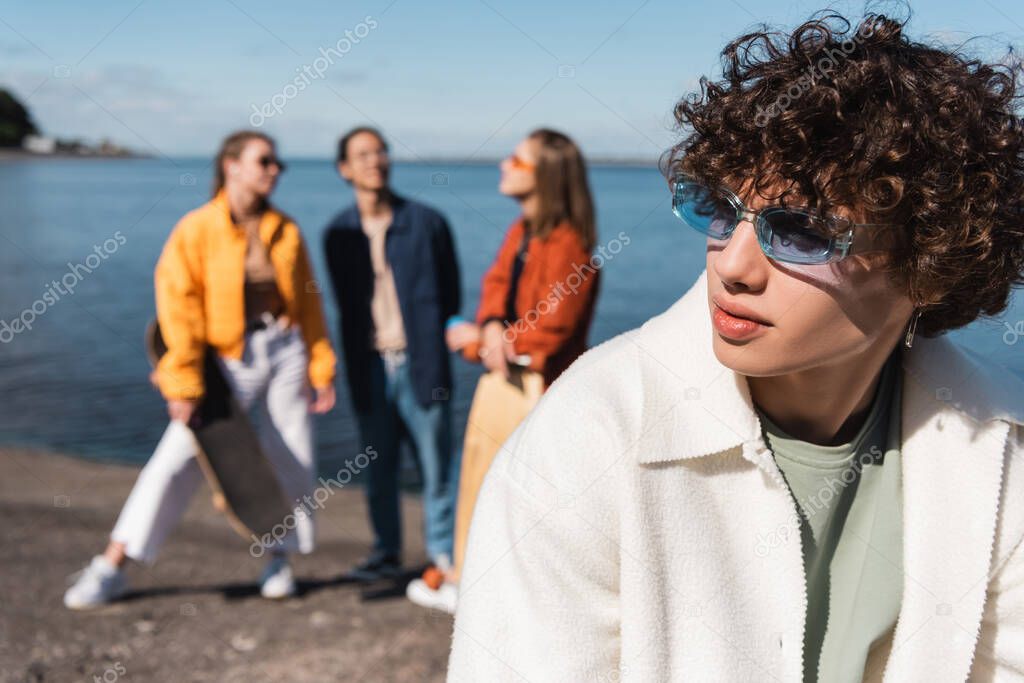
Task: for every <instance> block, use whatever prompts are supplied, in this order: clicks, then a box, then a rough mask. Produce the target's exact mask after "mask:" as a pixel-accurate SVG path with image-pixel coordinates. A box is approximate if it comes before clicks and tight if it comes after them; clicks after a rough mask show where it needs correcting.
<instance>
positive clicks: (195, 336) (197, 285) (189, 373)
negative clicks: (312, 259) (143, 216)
mask: <svg viewBox="0 0 1024 683" xmlns="http://www.w3.org/2000/svg"><path fill="white" fill-rule="evenodd" d="M259 233H260V239H261V240H262V241H263V243H264V244H265V245H267V250H268V253H269V254H270V261H271V263H273V265H274V271H275V273H276V275H277V287H278V289H279V290H280V292H281V296H282V298H283V299H284V302H285V306H286V309H287V315H288V317H289V319H290V320H292V321H293V322H294V323H297V324H298V325H299V328H300V329H301V331H302V337H303V339H304V340H305V342H306V349H307V351H308V354H309V379H310V383H311V384H312V385H313V386H314V387H318V388H320V387H326V386H328V385H330V384H331V383H332V382H333V381H334V366H335V356H334V350H333V349H332V348H331V342H330V340H329V339H328V337H327V330H326V326H325V324H324V316H323V310H322V308H321V304H320V287H319V285H318V283H317V281H316V280H315V279H314V277H313V270H312V267H311V266H310V264H309V256H308V254H307V253H306V247H305V244H304V243H303V241H302V235H301V234H300V233H299V228H298V226H297V225H295V223H294V222H293V221H292V220H291V219H290V218H288V217H287V216H285V215H284V214H282V213H280V212H279V211H277V210H276V209H274V208H272V207H270V208H268V209H267V211H266V212H265V213H264V214H263V218H262V219H261V221H260V228H259ZM245 252H246V236H245V232H244V231H243V230H242V229H241V228H239V227H237V226H236V225H235V224H234V223H233V222H232V221H231V214H230V211H229V209H228V201H227V197H226V195H225V194H224V191H223V190H222V191H221V192H220V193H219V194H218V195H217V196H216V197H214V198H213V199H212V200H211V201H209V202H207V203H206V204H204V205H203V206H201V207H199V208H198V209H195V210H194V211H191V212H189V213H188V214H186V215H185V217H184V218H182V219H181V220H180V221H179V222H178V225H177V226H175V228H174V231H173V232H172V233H171V236H170V238H169V239H168V240H167V244H166V245H165V246H164V250H163V253H162V254H161V255H160V260H159V262H158V263H157V265H156V276H155V277H156V311H157V319H158V320H159V321H160V329H161V332H162V333H163V336H164V341H165V342H166V343H167V353H166V354H165V355H164V356H163V358H162V359H161V360H160V363H159V365H158V366H157V383H158V384H159V386H160V393H162V394H163V395H164V398H166V399H168V400H174V399H178V400H181V399H196V398H199V397H201V396H202V395H203V354H204V351H205V348H206V345H207V344H209V345H210V346H212V347H214V348H215V349H216V350H217V352H218V353H219V354H220V355H221V356H224V357H227V358H235V359H238V358H241V357H242V351H243V349H244V346H245V300H244V286H245V266H244V264H245Z"/></svg>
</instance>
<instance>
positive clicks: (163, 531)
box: [110, 324, 316, 563]
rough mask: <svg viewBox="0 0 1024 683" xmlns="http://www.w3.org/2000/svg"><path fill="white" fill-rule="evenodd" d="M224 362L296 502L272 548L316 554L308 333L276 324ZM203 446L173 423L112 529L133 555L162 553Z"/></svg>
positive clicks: (149, 557)
mask: <svg viewBox="0 0 1024 683" xmlns="http://www.w3.org/2000/svg"><path fill="white" fill-rule="evenodd" d="M219 361H220V365H221V369H222V370H223V371H224V375H225V377H226V378H227V381H228V384H229V385H230V386H231V390H232V391H233V392H234V394H235V397H236V398H237V399H238V402H239V403H240V404H241V405H242V407H243V409H245V410H246V411H247V412H249V414H250V416H251V417H252V418H253V421H254V426H255V428H256V430H257V433H258V434H259V437H260V442H261V444H262V446H263V449H264V452H265V453H266V456H267V458H268V459H269V460H270V461H271V464H272V465H273V466H274V469H275V471H276V472H277V475H278V479H279V480H280V482H281V488H282V489H283V491H284V493H285V495H286V496H287V497H288V499H289V500H292V501H295V503H296V505H295V510H296V513H295V514H293V515H290V516H289V517H290V519H288V520H282V524H287V528H288V531H287V533H286V534H284V535H283V536H281V541H280V544H279V545H273V546H269V547H270V548H272V549H274V550H278V549H280V550H283V551H285V552H295V551H296V550H297V551H298V552H302V553H309V552H312V550H313V545H314V543H313V535H314V533H313V532H314V527H313V518H312V510H310V509H309V508H308V506H304V505H301V499H302V497H303V496H306V495H309V494H311V493H312V492H313V484H314V480H315V477H316V462H315V457H314V453H313V422H312V417H311V416H310V413H309V385H308V382H307V379H306V371H307V361H306V346H305V343H304V342H303V340H302V335H301V334H300V332H299V330H298V328H297V327H294V326H293V327H291V328H289V329H283V328H281V327H280V326H278V325H276V324H271V325H270V326H269V327H267V328H266V329H263V330H257V331H254V332H252V333H250V334H249V335H247V336H246V339H245V351H244V353H243V355H242V359H241V360H233V359H230V358H220V359H219ZM198 448H199V447H198V445H197V443H196V440H195V437H194V436H193V435H192V432H191V430H189V428H188V427H186V426H185V425H184V424H182V423H181V422H178V421H176V420H175V421H172V422H171V423H170V424H169V425H167V429H166V431H164V435H163V437H162V438H161V439H160V443H159V444H158V445H157V447H156V451H154V452H153V455H152V456H151V457H150V459H149V462H147V463H146V466H145V467H144V468H142V472H141V473H140V474H139V478H138V480H136V482H135V486H134V487H133V488H132V492H131V494H129V496H128V500H127V501H125V504H124V508H123V509H122V510H121V514H120V516H119V517H118V519H117V524H116V525H114V530H113V532H112V533H111V535H110V538H111V540H113V541H115V542H118V543H123V544H124V546H125V554H127V555H128V557H130V558H132V559H133V560H137V561H139V562H146V563H152V562H153V561H154V560H155V559H156V555H157V552H158V551H159V549H160V546H161V545H162V544H163V542H164V540H165V539H166V538H167V536H168V534H170V532H171V530H172V529H173V528H174V527H175V526H176V525H177V523H178V520H179V519H181V516H182V515H183V514H184V513H185V509H186V508H187V507H188V503H189V500H190V499H191V498H192V494H193V493H194V492H195V490H196V488H198V486H199V483H200V481H201V480H202V478H203V476H202V471H201V470H200V469H199V463H198V462H197V461H196V453H197V451H198Z"/></svg>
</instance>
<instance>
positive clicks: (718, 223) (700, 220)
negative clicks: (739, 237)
mask: <svg viewBox="0 0 1024 683" xmlns="http://www.w3.org/2000/svg"><path fill="white" fill-rule="evenodd" d="M672 212H673V213H674V214H675V215H676V216H678V217H679V219H680V220H681V221H683V222H684V223H686V224H687V225H689V226H690V227H691V228H693V229H694V230H696V231H698V232H702V233H704V234H705V235H708V236H709V237H714V238H716V239H725V238H726V237H728V236H729V233H730V232H732V229H733V228H734V227H736V209H735V207H733V206H732V204H730V203H729V201H728V200H727V199H726V198H725V197H723V196H722V195H720V194H719V193H717V192H715V191H714V190H712V189H710V188H707V187H704V186H703V185H699V184H697V183H689V182H678V183H676V186H675V191H674V192H673V194H672Z"/></svg>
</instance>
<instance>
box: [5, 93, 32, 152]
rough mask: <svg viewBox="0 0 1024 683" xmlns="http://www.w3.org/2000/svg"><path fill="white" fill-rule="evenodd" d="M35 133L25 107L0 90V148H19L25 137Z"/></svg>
mask: <svg viewBox="0 0 1024 683" xmlns="http://www.w3.org/2000/svg"><path fill="white" fill-rule="evenodd" d="M37 132H38V131H37V129H36V126H35V124H34V123H32V116H31V114H29V112H28V109H26V108H25V105H23V104H22V103H21V102H19V101H18V99H17V98H16V97H15V96H14V95H12V94H11V93H10V92H8V91H7V90H5V89H3V88H0V147H21V143H22V141H23V140H24V139H25V136H26V135H35V134H36V133H37Z"/></svg>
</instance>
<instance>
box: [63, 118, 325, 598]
mask: <svg viewBox="0 0 1024 683" xmlns="http://www.w3.org/2000/svg"><path fill="white" fill-rule="evenodd" d="M283 170H284V164H283V163H282V162H281V161H280V160H279V159H278V157H277V154H276V151H275V146H274V142H273V140H271V139H270V138H269V137H267V136H266V135H264V134H262V133H258V132H255V131H240V132H238V133H235V134H233V135H231V136H229V137H228V138H227V139H226V140H225V141H224V143H223V144H222V146H221V150H220V153H219V154H218V155H217V160H216V167H215V181H214V188H213V195H214V196H213V198H212V199H211V201H209V202H207V203H206V204H204V205H203V206H201V207H199V208H198V209H196V210H194V211H192V212H190V213H189V214H187V215H186V216H185V217H184V218H182V219H181V221H180V222H179V223H178V225H177V226H176V227H175V229H174V231H173V232H172V233H171V236H170V238H169V239H168V240H167V244H166V245H165V247H164V250H163V253H162V254H161V256H160V260H159V262H158V263H157V267H156V283H155V284H156V307H157V318H158V321H159V323H160V329H161V332H162V335H163V338H164V341H165V343H166V345H167V352H166V354H164V356H163V357H162V358H161V359H160V362H159V364H158V365H157V368H156V371H155V372H154V375H153V379H154V382H155V383H156V384H157V385H158V387H159V389H160V392H161V393H162V394H163V397H164V398H165V399H166V400H167V412H168V414H169V416H170V418H171V422H170V424H169V425H168V427H167V430H166V431H165V432H164V435H163V438H162V439H161V440H160V443H159V445H158V446H157V448H156V451H155V452H154V453H153V455H152V457H150V459H149V461H148V462H147V463H146V466H145V468H143V470H142V472H141V474H140V475H139V478H138V480H137V481H136V483H135V486H134V488H133V489H132V492H131V494H130V495H129V497H128V500H127V502H126V503H125V505H124V508H123V509H122V511H121V515H120V517H119V518H118V520H117V524H116V525H115V527H114V530H113V532H112V533H111V537H110V543H109V545H108V546H107V549H106V552H105V553H104V554H103V555H97V556H96V557H94V558H93V560H92V562H91V563H90V564H89V565H88V566H87V567H86V568H85V570H83V571H82V572H81V573H80V574H79V576H78V578H77V580H76V582H75V583H74V584H73V585H72V586H71V587H70V588H69V589H68V591H67V593H66V594H65V596H64V604H65V605H66V606H67V607H69V608H71V609H86V608H90V607H96V606H99V605H102V604H105V603H108V602H110V601H112V600H115V599H117V598H118V597H120V595H121V594H122V593H123V592H124V591H125V587H126V582H125V579H124V573H123V571H122V565H123V564H124V562H125V559H126V558H132V559H134V560H137V561H141V562H147V563H151V562H153V560H154V559H155V557H156V554H157V551H158V550H159V548H160V546H161V545H162V543H163V541H164V539H165V538H166V537H167V535H168V534H169V533H170V531H171V530H172V529H173V527H174V526H175V524H176V523H177V522H178V520H179V519H180V517H181V515H182V514H183V513H184V512H185V509H186V507H187V505H188V501H189V499H190V498H191V496H192V493H193V492H194V491H195V489H196V487H198V485H199V482H200V480H201V478H202V476H201V471H200V469H199V464H198V462H197V460H196V453H197V450H198V446H197V444H196V441H195V438H194V436H193V434H192V432H191V431H190V430H189V428H188V426H187V425H188V423H189V421H190V420H191V419H192V417H193V414H194V413H195V411H196V408H197V406H198V404H199V401H201V400H202V397H203V393H204V390H205V387H204V386H203V363H204V358H205V355H206V353H207V348H211V349H213V350H214V351H215V352H216V355H217V362H218V363H219V365H220V367H221V370H222V371H223V373H224V376H225V379H226V380H227V381H228V384H229V385H230V387H231V390H232V393H233V394H234V396H235V398H236V399H237V400H238V402H239V403H240V404H241V406H242V407H243V408H244V409H246V410H247V411H250V412H253V413H255V415H256V416H257V418H258V419H259V424H258V425H257V427H258V432H259V434H260V437H261V442H262V445H263V448H264V451H265V453H266V456H267V458H268V459H269V460H270V461H271V464H272V465H273V467H274V469H275V471H276V472H277V475H278V479H279V481H280V483H281V488H282V490H283V491H284V493H285V495H286V496H287V497H288V498H289V499H290V500H293V501H296V502H297V501H298V500H299V499H301V498H303V496H304V495H307V494H309V493H312V490H313V482H314V478H315V476H316V474H315V469H316V466H315V456H314V452H313V429H312V418H311V416H310V413H311V412H312V413H323V412H326V411H328V410H330V409H331V408H332V407H333V405H334V398H335V395H334V388H333V381H334V365H335V357H334V352H333V350H332V349H331V344H330V341H329V340H328V338H327V333H326V329H325V325H324V319H323V312H322V309H321V304H320V295H319V291H320V289H319V287H317V286H316V281H315V280H314V279H313V273H312V269H311V268H310V264H309V258H308V256H307V253H306V247H305V245H304V243H303V240H302V236H301V234H300V233H299V229H298V226H296V225H295V223H294V221H292V220H291V219H290V218H288V217H287V216H286V215H284V214H282V213H281V212H279V211H278V210H277V209H275V208H274V207H273V206H272V205H271V204H270V202H269V197H270V194H271V192H272V191H273V189H274V186H275V185H276V184H277V179H278V177H279V175H280V173H281V172H282V171H283ZM310 387H312V391H310ZM295 511H296V514H295V518H296V523H295V525H294V528H292V529H290V530H289V531H288V533H287V534H285V535H283V537H282V538H281V539H280V540H279V542H278V543H276V544H275V545H274V546H273V547H270V548H268V550H270V551H271V552H270V554H271V558H270V562H269V563H268V565H267V568H266V570H265V571H264V573H263V577H262V579H261V584H260V588H261V593H262V594H263V596H264V597H268V598H280V597H285V596H288V595H291V594H293V593H294V591H295V581H294V579H293V577H292V574H291V568H290V566H289V564H288V561H287V554H288V553H290V552H293V551H296V550H298V551H300V552H310V551H311V550H312V548H313V525H312V517H311V515H310V512H311V511H309V510H305V509H303V510H302V511H301V512H300V509H299V506H296V510H295ZM282 522H284V520H282Z"/></svg>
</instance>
